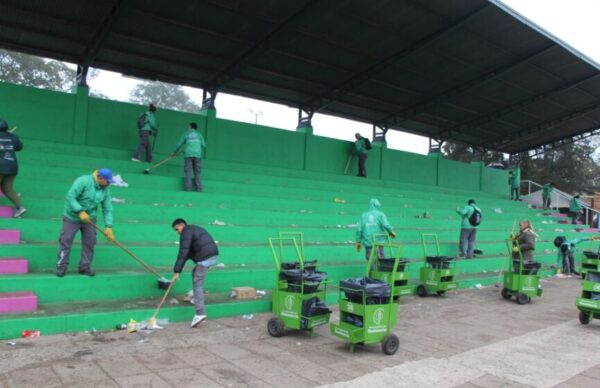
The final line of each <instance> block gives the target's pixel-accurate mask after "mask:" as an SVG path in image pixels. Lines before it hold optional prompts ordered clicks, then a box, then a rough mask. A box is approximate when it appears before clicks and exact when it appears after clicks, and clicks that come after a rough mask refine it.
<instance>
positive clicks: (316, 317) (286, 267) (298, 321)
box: [267, 232, 331, 337]
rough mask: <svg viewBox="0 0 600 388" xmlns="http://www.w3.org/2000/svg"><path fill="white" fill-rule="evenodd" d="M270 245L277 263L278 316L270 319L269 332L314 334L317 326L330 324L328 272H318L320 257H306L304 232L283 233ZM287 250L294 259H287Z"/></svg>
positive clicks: (277, 334) (275, 295)
mask: <svg viewBox="0 0 600 388" xmlns="http://www.w3.org/2000/svg"><path fill="white" fill-rule="evenodd" d="M269 245H270V247H271V253H272V255H273V262H274V263H275V288H274V290H273V295H272V304H273V306H272V311H273V314H275V317H273V318H271V319H269V321H268V323H267V331H268V332H269V334H270V335H271V336H273V337H281V336H282V335H283V334H284V331H285V329H295V330H306V331H309V332H310V333H311V334H312V332H313V329H314V328H315V327H317V326H321V325H325V324H327V323H329V316H330V315H331V310H329V309H328V308H327V306H326V305H325V296H326V287H327V285H326V281H325V280H326V278H327V274H326V273H325V272H319V271H317V262H316V260H313V261H310V262H309V261H306V260H305V257H304V237H303V235H302V233H296V232H294V233H288V232H282V233H279V237H277V238H269ZM286 253H287V255H288V256H292V258H293V260H294V261H292V262H288V261H285V256H286Z"/></svg>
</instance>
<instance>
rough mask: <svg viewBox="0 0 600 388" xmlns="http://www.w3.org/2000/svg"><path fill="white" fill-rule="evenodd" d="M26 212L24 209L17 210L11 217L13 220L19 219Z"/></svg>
mask: <svg viewBox="0 0 600 388" xmlns="http://www.w3.org/2000/svg"><path fill="white" fill-rule="evenodd" d="M26 211H27V209H25V208H24V207H21V208H18V209H17V211H16V212H15V214H14V215H13V217H14V218H19V217H21V216H22V215H23V214H24V213H25V212H26Z"/></svg>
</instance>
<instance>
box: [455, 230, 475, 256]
mask: <svg viewBox="0 0 600 388" xmlns="http://www.w3.org/2000/svg"><path fill="white" fill-rule="evenodd" d="M476 236H477V229H475V228H471V229H461V230H460V240H459V242H458V249H459V251H460V254H461V256H467V258H471V257H473V251H474V250H475V237H476Z"/></svg>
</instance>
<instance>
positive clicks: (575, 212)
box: [569, 194, 581, 224]
mask: <svg viewBox="0 0 600 388" xmlns="http://www.w3.org/2000/svg"><path fill="white" fill-rule="evenodd" d="M579 214H581V204H580V203H579V194H577V195H575V196H574V197H573V198H571V202H569V216H570V217H571V223H572V224H576V223H578V222H579Z"/></svg>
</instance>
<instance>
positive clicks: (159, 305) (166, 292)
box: [148, 279, 175, 322]
mask: <svg viewBox="0 0 600 388" xmlns="http://www.w3.org/2000/svg"><path fill="white" fill-rule="evenodd" d="M173 284H175V281H173V279H171V282H170V283H169V287H167V290H166V291H165V294H164V295H163V297H162V299H161V301H160V303H159V304H158V307H157V308H156V310H155V311H154V314H152V318H150V319H149V320H148V322H150V321H153V320H156V317H157V316H158V312H159V311H160V308H161V307H162V305H163V304H164V303H165V300H166V299H167V296H168V295H169V292H170V291H171V287H173Z"/></svg>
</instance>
